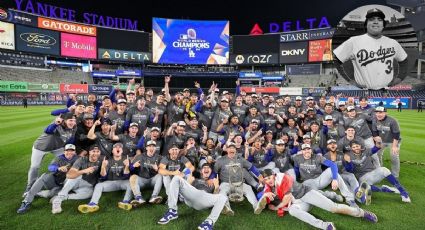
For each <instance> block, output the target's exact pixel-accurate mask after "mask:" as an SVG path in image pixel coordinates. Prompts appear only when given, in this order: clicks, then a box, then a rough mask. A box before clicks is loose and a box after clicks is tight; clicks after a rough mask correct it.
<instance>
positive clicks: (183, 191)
mask: <svg viewBox="0 0 425 230" xmlns="http://www.w3.org/2000/svg"><path fill="white" fill-rule="evenodd" d="M211 173H212V168H211V165H210V164H208V163H205V164H203V165H202V168H201V172H200V174H201V178H199V179H195V178H194V177H193V176H192V175H191V174H189V175H188V177H187V180H186V179H184V177H185V175H184V174H183V173H180V174H178V175H175V176H174V177H173V179H172V180H171V183H170V189H169V194H168V211H167V212H166V213H165V214H164V216H163V217H162V218H161V219H160V220H159V221H158V224H168V222H170V221H171V220H174V219H177V218H178V214H177V200H178V199H179V195H181V197H183V199H184V202H185V203H186V205H187V206H189V207H192V208H194V209H196V210H203V209H207V208H211V207H212V210H211V213H210V215H209V216H208V217H207V219H206V220H205V221H204V222H202V223H201V224H200V225H199V226H198V229H201V230H209V229H213V225H214V223H216V222H217V219H218V217H219V216H220V213H221V212H223V213H224V214H229V215H233V214H234V213H233V211H232V210H231V209H230V207H229V206H226V203H227V196H225V195H223V194H217V193H218V189H219V184H218V178H215V179H214V180H213V181H214V186H209V185H208V181H209V180H210V178H209V177H210V176H211Z"/></svg>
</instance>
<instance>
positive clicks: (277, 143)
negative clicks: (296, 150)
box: [276, 139, 285, 145]
mask: <svg viewBox="0 0 425 230" xmlns="http://www.w3.org/2000/svg"><path fill="white" fill-rule="evenodd" d="M284 144H285V141H284V140H282V139H279V140H277V141H276V145H284Z"/></svg>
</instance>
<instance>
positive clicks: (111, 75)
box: [91, 71, 116, 78]
mask: <svg viewBox="0 0 425 230" xmlns="http://www.w3.org/2000/svg"><path fill="white" fill-rule="evenodd" d="M91 76H92V77H95V78H114V77H116V75H115V73H112V72H100V71H95V72H92V73H91Z"/></svg>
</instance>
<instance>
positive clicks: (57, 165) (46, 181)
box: [17, 144, 78, 214]
mask: <svg viewBox="0 0 425 230" xmlns="http://www.w3.org/2000/svg"><path fill="white" fill-rule="evenodd" d="M77 158H78V157H77V155H76V154H75V145H73V144H67V145H65V153H64V154H62V155H60V156H58V157H56V158H55V159H54V160H53V161H52V163H51V164H50V165H49V167H48V169H49V172H48V173H44V174H43V175H41V176H40V177H39V178H38V179H37V180H36V181H35V182H34V184H33V185H32V187H31V189H30V190H29V191H28V193H27V194H26V196H25V198H24V200H23V201H22V205H21V207H20V208H19V209H18V211H17V212H18V213H19V214H21V213H24V212H26V211H27V210H28V208H29V207H30V205H31V202H32V201H33V200H34V196H35V195H36V194H37V193H38V192H40V191H41V189H42V188H43V187H44V188H46V189H48V190H47V192H48V195H47V197H46V198H49V197H52V196H53V195H55V193H56V192H58V191H59V190H60V189H61V187H62V186H63V184H64V181H65V178H66V173H67V172H68V170H69V169H70V168H71V165H72V164H74V162H75V161H76V160H77Z"/></svg>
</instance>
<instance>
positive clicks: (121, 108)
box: [108, 99, 127, 135]
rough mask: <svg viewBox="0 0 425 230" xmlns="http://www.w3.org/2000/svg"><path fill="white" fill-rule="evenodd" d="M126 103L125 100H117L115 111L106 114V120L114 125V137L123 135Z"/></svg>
mask: <svg viewBox="0 0 425 230" xmlns="http://www.w3.org/2000/svg"><path fill="white" fill-rule="evenodd" d="M126 110H127V101H126V100H125V99H118V101H117V109H116V110H112V111H110V112H109V114H108V118H109V119H110V120H111V121H112V124H113V125H116V127H117V128H116V129H115V133H114V134H116V135H118V134H122V133H124V131H125V130H124V122H125V117H126Z"/></svg>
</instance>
